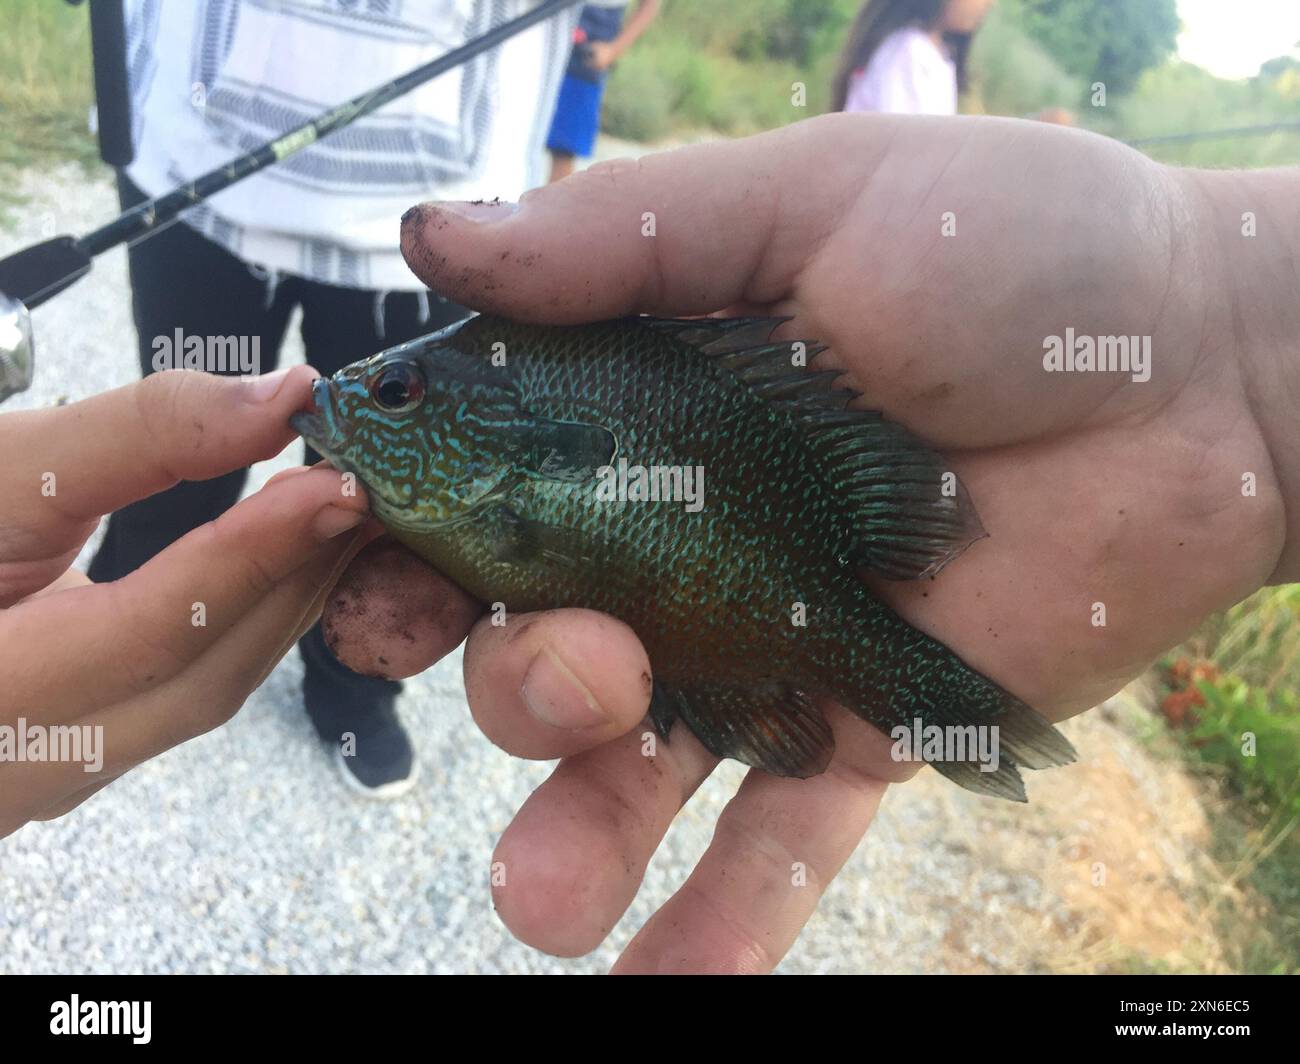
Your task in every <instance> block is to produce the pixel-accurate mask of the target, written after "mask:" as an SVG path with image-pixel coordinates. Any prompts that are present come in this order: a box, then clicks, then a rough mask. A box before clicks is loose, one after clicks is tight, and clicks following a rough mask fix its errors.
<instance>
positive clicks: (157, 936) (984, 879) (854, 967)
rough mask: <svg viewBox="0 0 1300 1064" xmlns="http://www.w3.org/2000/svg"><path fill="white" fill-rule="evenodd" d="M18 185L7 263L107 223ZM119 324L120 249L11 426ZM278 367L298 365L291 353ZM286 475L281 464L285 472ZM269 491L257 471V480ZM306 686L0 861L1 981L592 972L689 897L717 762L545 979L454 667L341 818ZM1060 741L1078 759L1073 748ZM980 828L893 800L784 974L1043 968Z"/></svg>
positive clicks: (102, 383) (897, 793)
mask: <svg viewBox="0 0 1300 1064" xmlns="http://www.w3.org/2000/svg"><path fill="white" fill-rule="evenodd" d="M18 188H19V191H20V192H21V193H22V194H24V195H26V196H28V197H29V198H30V203H29V209H28V210H26V211H25V212H23V214H22V216H21V218H20V219H19V221H18V224H17V227H16V228H14V229H12V230H10V231H3V230H0V253H4V252H7V251H9V250H12V249H14V248H16V247H20V246H23V245H25V244H26V243H29V242H31V241H33V240H35V239H37V238H38V237H40V236H42V235H48V233H50V232H72V233H80V232H84V231H86V230H88V229H90V228H93V227H94V225H96V224H98V223H100V222H102V221H103V220H105V219H108V218H109V217H111V216H112V215H113V214H114V212H115V210H116V204H115V197H114V195H113V193H112V190H111V188H110V185H109V182H108V180H107V179H106V178H97V179H94V180H87V178H86V177H85V176H84V175H83V174H82V173H81V172H80V171H78V170H75V169H72V168H62V169H58V170H56V171H53V172H41V173H39V174H38V173H35V172H29V173H27V174H25V175H23V178H22V180H21V181H20V182H19V185H18ZM128 306H129V303H128V294H127V285H126V270H125V256H124V254H123V253H122V252H121V251H120V250H119V251H115V252H113V253H111V254H108V255H106V256H103V257H102V258H101V259H100V260H99V261H98V262H97V264H96V266H95V269H94V271H93V273H92V274H91V276H90V277H88V278H87V279H85V280H83V281H82V282H81V283H80V284H78V285H77V286H76V287H75V288H74V289H72V290H71V291H69V292H67V293H65V294H63V295H61V296H59V297H57V298H56V299H54V300H52V301H51V302H50V303H47V304H46V305H45V306H44V307H41V308H39V309H38V310H37V312H36V314H35V327H36V332H37V337H38V352H37V355H38V374H37V383H36V386H35V388H34V389H33V390H32V391H31V392H29V393H27V394H26V395H23V396H20V397H18V398H17V399H15V400H12V401H11V402H10V403H9V404H6V406H5V409H6V410H11V409H20V408H23V407H32V406H37V405H43V404H48V403H51V402H54V401H56V400H57V399H58V398H59V397H61V396H66V397H67V398H69V399H74V400H75V399H79V398H81V397H84V396H87V395H91V394H93V393H95V392H98V391H101V390H103V389H106V388H109V387H113V386H115V385H118V384H122V383H125V382H127V381H130V380H132V379H134V377H135V355H134V351H135V344H134V339H133V334H132V327H131V324H130V317H129V311H128ZM290 358H291V359H298V360H301V349H300V347H297V346H296V347H295V348H294V349H292V350H291V353H290ZM110 443H111V441H105V444H106V445H108V444H110ZM297 460H298V451H297V448H296V447H295V448H291V450H290V451H289V452H286V454H285V455H284V456H282V458H281V459H280V460H279V464H281V465H283V464H288V463H291V462H295V461H297ZM273 465H274V464H273V463H267V466H268V467H271V466H273ZM268 472H269V468H268V469H263V468H259V469H258V470H257V471H256V474H257V475H256V476H255V483H257V482H260V481H261V480H262V479H264V478H265V476H266V475H267V473H268ZM84 560H85V559H84V557H83V562H84ZM300 675H301V667H300V664H299V661H298V659H297V656H296V655H291V656H290V658H289V659H288V660H286V661H285V662H284V663H283V664H282V665H281V666H280V667H279V668H278V669H277V670H276V672H275V673H274V674H273V675H272V676H271V678H270V679H269V680H268V682H267V683H266V684H265V685H264V686H263V687H262V688H261V689H260V690H259V691H257V692H256V693H255V694H254V696H253V697H252V698H251V699H250V701H249V703H248V705H247V707H246V708H245V710H244V711H243V712H242V713H241V714H240V715H239V716H238V717H237V718H236V719H235V720H234V721H233V722H232V723H231V724H230V725H229V726H227V727H225V728H222V729H220V730H218V731H217V732H215V733H213V734H210V735H207V736H204V737H202V738H200V739H197V740H195V741H193V742H190V743H188V744H186V745H185V746H183V747H181V748H179V749H177V750H174V751H172V752H170V753H168V754H167V755H165V756H163V757H160V758H158V759H157V760H155V761H153V762H151V763H150V764H148V765H145V766H143V767H142V768H140V769H138V770H137V771H135V772H133V773H131V774H130V775H129V776H127V777H125V778H124V779H122V780H121V781H119V782H118V783H116V784H114V785H113V786H112V787H110V788H109V789H108V790H106V791H105V792H104V793H103V794H101V795H99V796H97V797H95V798H94V799H92V800H91V801H90V802H88V803H87V804H85V805H84V806H82V807H81V808H80V809H78V810H77V811H75V812H74V813H72V814H71V815H69V816H67V817H65V818H64V819H62V820H61V821H58V822H55V823H51V824H32V825H29V826H27V827H25V828H23V829H22V830H20V831H19V832H17V833H16V834H15V835H13V836H11V837H10V838H9V839H7V840H3V841H0V971H5V972H65V971H72V972H80V971H91V972H355V971H363V972H600V971H603V970H605V969H607V968H608V967H609V965H610V964H611V963H612V962H613V960H614V959H615V957H616V956H617V954H618V951H619V949H620V948H621V947H622V946H623V945H625V944H626V943H627V942H628V940H629V939H630V937H631V935H632V934H633V933H634V932H635V930H636V929H637V928H638V927H639V926H640V925H641V924H642V923H643V922H644V921H645V920H646V918H647V917H648V916H649V915H650V914H651V913H652V912H653V911H654V909H655V908H656V907H657V906H658V905H659V904H661V903H662V902H663V901H664V900H665V899H666V898H667V897H668V896H669V895H670V894H671V893H672V891H673V890H674V889H675V888H676V887H677V886H678V885H680V883H681V882H682V880H683V879H684V877H685V876H686V874H687V873H688V871H689V869H690V868H691V867H692V865H693V862H694V861H695V859H696V858H697V857H698V855H699V854H700V853H701V852H702V850H703V849H704V847H705V846H706V845H707V843H708V841H709V837H710V833H711V830H712V824H713V823H714V821H715V819H716V816H717V814H718V812H719V810H720V809H721V807H722V805H723V804H724V803H725V801H726V800H727V799H728V797H729V796H730V795H731V793H732V792H733V790H734V788H735V786H736V785H737V783H738V782H739V780H740V778H741V770H740V769H739V767H738V766H736V765H735V764H731V763H728V764H727V765H724V766H723V768H722V769H721V770H720V771H719V772H718V773H717V774H716V776H715V777H714V778H713V779H712V780H710V781H709V782H708V783H706V784H705V785H704V786H703V787H702V788H701V790H700V792H699V794H698V795H697V797H696V798H695V799H694V800H693V801H692V802H691V803H690V805H689V807H688V808H687V809H686V810H685V811H684V812H683V814H682V815H681V816H680V817H679V818H678V820H677V822H676V824H675V825H674V826H673V828H672V830H671V832H670V833H669V836H668V839H667V842H666V843H665V844H664V846H663V847H662V849H661V850H660V852H659V855H658V856H657V858H656V859H655V860H654V862H653V863H652V865H651V867H650V870H649V874H648V876H647V878H646V882H645V885H644V887H643V888H642V890H641V892H640V894H639V895H638V897H637V899H636V902H635V904H634V905H633V907H632V909H631V911H630V912H629V914H628V915H627V917H626V918H625V919H624V920H623V921H622V922H621V923H620V924H619V925H618V927H617V928H616V929H615V930H614V932H613V934H612V935H611V936H610V939H609V941H608V942H607V943H606V945H605V946H603V947H602V948H601V949H599V950H598V951H597V952H595V953H593V954H591V955H590V956H588V957H586V958H583V959H581V960H573V961H570V960H557V959H554V958H549V957H546V956H544V955H542V954H539V953H537V952H535V951H533V950H531V949H529V948H528V947H526V946H524V945H522V944H521V943H519V942H517V941H515V940H514V939H513V938H512V937H511V936H510V934H509V933H508V932H507V931H506V929H505V928H504V927H503V925H502V924H501V923H500V921H499V920H498V919H497V918H496V916H495V915H494V913H493V911H492V907H491V902H490V897H489V891H488V869H489V859H490V855H491V851H492V846H493V844H494V841H495V840H496V838H497V837H498V836H499V834H500V832H501V831H502V830H503V829H504V828H505V826H506V824H507V823H508V822H509V820H510V817H511V815H512V813H513V811H514V810H516V809H517V808H518V807H519V805H520V804H521V803H522V802H523V800H524V799H525V797H526V796H527V795H528V794H529V792H530V790H531V788H532V787H534V786H535V785H536V784H537V783H538V782H539V781H541V780H542V779H543V778H544V777H545V776H546V774H547V772H548V767H547V766H544V765H537V764H530V763H526V762H521V761H517V760H514V759H512V758H510V757H508V756H507V755H506V754H504V753H502V752H501V751H500V750H498V749H496V748H495V747H493V746H491V745H490V744H489V743H488V742H487V741H486V740H485V739H484V738H483V737H482V736H481V735H480V734H479V732H478V731H477V729H476V728H475V727H474V725H473V723H472V722H471V720H470V717H469V713H468V710H467V707H466V705H465V700H464V695H463V691H462V687H461V681H460V660H459V654H457V655H453V657H452V658H451V659H449V660H447V661H444V662H443V663H442V664H440V665H439V666H438V667H437V668H435V669H433V670H431V671H430V672H429V673H428V674H426V675H425V676H422V677H420V678H419V679H417V680H415V681H412V682H411V683H410V684H409V686H408V689H407V694H406V695H405V696H404V699H403V702H402V707H401V708H402V712H403V715H404V718H405V720H406V721H407V723H408V724H409V726H410V728H411V730H412V732H413V734H414V735H415V737H416V740H417V743H418V747H419V758H420V761H421V768H422V777H421V780H420V783H419V786H418V787H417V788H416V790H415V791H414V793H413V794H411V795H410V796H408V797H406V798H404V799H402V800H400V801H398V802H395V803H391V804H380V803H372V802H366V801H364V800H361V799H358V798H354V797H353V796H352V795H351V794H350V792H348V791H347V790H346V789H345V788H344V787H343V786H342V784H341V783H340V782H339V781H338V780H337V779H336V777H335V775H334V770H333V768H332V766H331V764H330V763H329V760H328V758H327V756H326V753H325V751H324V749H323V747H322V746H321V745H320V744H319V743H318V742H317V741H316V739H315V737H314V734H313V733H312V731H311V729H310V727H309V725H308V723H307V720H306V718H305V716H304V714H303V712H302V709H301V704H300V699H299V695H298V684H299V680H300ZM1096 727H1097V728H1108V727H1109V725H1101V724H1100V723H1099V724H1098V725H1096ZM1089 734H1091V733H1089ZM1072 735H1073V736H1074V738H1075V741H1076V742H1081V741H1083V745H1084V747H1085V753H1086V748H1087V745H1088V742H1087V741H1086V740H1081V737H1080V736H1081V733H1080V731H1078V730H1073V731H1072ZM1141 756H1142V755H1140V753H1139V757H1141ZM1070 771H1076V770H1070ZM1041 782H1043V775H1042V774H1040V775H1039V777H1038V779H1035V780H1032V781H1031V793H1033V790H1034V789H1035V785H1036V784H1039V783H1041ZM1074 785H1075V786H1077V785H1078V777H1076V778H1075V784H1074ZM990 815H991V814H990V803H989V802H987V801H981V800H978V799H973V798H969V797H968V796H967V795H965V794H964V793H961V792H959V791H957V789H956V788H952V787H951V786H949V785H947V784H945V783H943V782H942V781H939V780H937V779H921V780H918V781H917V782H916V783H914V784H912V785H909V786H908V787H906V788H895V789H894V790H893V791H892V792H891V793H890V795H889V796H888V797H887V799H886V802H885V807H884V809H883V811H882V813H881V815H880V818H879V820H878V823H877V825H876V827H875V829H874V831H873V832H872V834H871V836H870V838H869V841H868V843H867V844H865V845H863V846H861V847H859V850H858V852H857V853H856V854H855V855H854V857H853V858H852V859H851V860H850V861H849V863H848V865H847V867H846V868H845V870H844V872H843V874H842V875H841V876H840V877H839V878H838V879H837V880H836V881H835V882H834V883H833V884H832V885H831V887H830V889H829V890H828V892H827V895H826V897H825V899H824V901H823V903H822V905H821V908H820V911H819V913H818V914H817V915H816V917H815V918H814V919H813V921H812V922H811V924H810V925H809V927H808V929H807V930H806V931H805V932H804V935H803V937H802V938H801V939H800V941H799V942H798V944H797V945H796V946H795V948H794V949H793V950H792V951H791V953H790V956H789V958H788V959H787V960H786V961H785V963H784V964H783V965H782V970H784V971H786V972H862V971H877V972H924V971H945V970H990V969H992V970H999V969H1000V970H1008V969H1014V968H1017V967H1023V966H1033V965H1039V964H1044V963H1047V961H1046V960H1044V958H1043V951H1044V948H1045V947H1044V945H1043V941H1046V940H1045V939H1044V940H1043V941H1037V942H1035V941H1032V940H1033V939H1034V937H1035V936H1032V935H1030V934H1028V933H1027V932H1026V933H1019V932H1015V931H1009V930H1008V927H1007V924H1006V913H1007V912H1008V911H1012V910H1014V911H1017V912H1025V911H1028V912H1032V913H1033V914H1034V920H1035V921H1036V922H1037V924H1039V925H1042V926H1047V925H1048V924H1049V923H1052V924H1055V923H1056V922H1066V923H1068V919H1067V918H1068V916H1069V914H1068V913H1067V912H1065V910H1064V905H1063V903H1062V901H1061V900H1060V898H1059V897H1058V896H1057V895H1056V894H1054V893H1053V892H1052V891H1051V890H1050V889H1049V888H1048V887H1047V886H1046V885H1045V884H1044V882H1043V876H1042V875H1041V874H1040V871H1039V870H1038V869H1036V868H1034V867H1033V866H1032V865H1030V866H1029V867H1027V868H1024V867H1022V868H1013V869H1005V868H1000V867H987V865H986V864H985V862H986V861H987V860H988V859H989V858H988V848H987V847H985V846H982V845H973V844H972V839H973V838H974V837H975V836H977V835H978V834H979V833H980V832H982V831H987V830H991V829H990V828H989V823H990V821H989V817H990ZM1024 815H1026V814H1025V813H1024V812H1023V811H1021V810H1011V809H1002V808H999V809H998V810H997V811H996V817H995V819H994V820H993V821H992V823H993V824H994V825H995V826H996V825H1010V830H1020V828H1021V827H1023V826H1024V825H1025V824H1029V823H1031V821H1023V822H1022V821H1019V820H1016V819H1015V818H1017V817H1022V816H1024ZM1007 818H1011V819H1010V820H1008V819H1007ZM1032 823H1033V824H1035V825H1036V828H1035V830H1036V831H1037V832H1039V839H1038V842H1039V843H1041V845H1042V848H1043V852H1044V853H1045V854H1048V853H1051V852H1053V850H1054V848H1056V847H1058V845H1059V840H1060V838H1061V837H1062V835H1063V833H1064V832H1065V829H1064V828H1061V829H1060V830H1059V831H1057V830H1056V829H1053V828H1051V827H1050V826H1049V827H1045V826H1044V825H1043V824H1042V812H1041V809H1040V813H1039V815H1038V819H1037V820H1034V821H1032ZM1074 830H1075V835H1076V837H1077V836H1078V832H1079V829H1078V826H1077V825H1076V826H1075V829H1074ZM981 851H982V853H981V855H980V856H979V857H977V853H980V852H981ZM959 917H960V918H961V920H962V924H963V926H961V927H960V928H956V927H955V921H957V920H958V919H959ZM954 936H956V937H954ZM1040 937H1041V936H1040ZM955 943H956V945H954V944H955ZM1049 952H1050V950H1049ZM954 957H955V958H956V959H954Z"/></svg>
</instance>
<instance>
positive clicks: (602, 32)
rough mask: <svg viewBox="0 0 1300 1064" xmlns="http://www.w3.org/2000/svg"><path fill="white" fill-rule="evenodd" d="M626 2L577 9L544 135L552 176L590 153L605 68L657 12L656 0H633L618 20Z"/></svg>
mask: <svg viewBox="0 0 1300 1064" xmlns="http://www.w3.org/2000/svg"><path fill="white" fill-rule="evenodd" d="M627 6H628V5H627V3H626V0H594V2H592V3H589V4H587V5H586V6H585V7H583V9H582V16H581V18H580V20H579V22H578V28H577V29H576V30H575V31H574V43H573V55H572V57H571V58H570V60H569V69H568V71H567V72H566V73H565V75H564V82H563V84H562V85H561V86H560V98H559V101H558V102H557V103H556V106H555V118H554V119H553V120H552V122H551V132H550V135H549V136H548V137H547V138H546V147H547V149H548V150H549V151H550V153H551V180H552V181H559V180H560V179H562V178H565V177H568V176H569V175H570V174H571V173H573V171H574V168H575V167H576V165H577V157H578V156H579V155H581V156H583V157H584V158H586V157H587V156H590V155H591V153H592V149H593V148H595V146H596V134H597V133H598V132H599V131H600V105H601V102H602V100H603V99H604V96H605V81H606V79H607V78H608V76H609V69H610V67H612V66H613V65H614V63H615V62H617V61H618V60H619V58H621V57H622V56H623V55H624V53H626V52H627V50H628V49H629V48H631V47H632V45H633V44H635V43H636V41H637V39H638V38H640V36H641V34H643V33H645V31H646V30H647V29H648V28H649V27H650V23H652V22H653V21H654V20H655V19H656V18H657V17H658V15H659V0H637V2H636V11H634V12H633V13H632V17H631V18H630V19H628V20H627V25H623V13H624V11H625V10H626V8H627Z"/></svg>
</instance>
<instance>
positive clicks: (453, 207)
mask: <svg viewBox="0 0 1300 1064" xmlns="http://www.w3.org/2000/svg"><path fill="white" fill-rule="evenodd" d="M431 206H432V207H433V208H434V209H435V210H438V211H441V212H442V213H443V214H453V215H455V216H456V217H458V218H464V219H465V220H466V221H469V222H500V221H502V220H504V219H506V218H509V217H510V216H511V215H512V214H514V213H515V211H517V210H519V204H517V203H510V202H507V201H504V200H475V201H474V202H473V203H470V202H467V201H465V200H447V201H444V202H442V203H435V204H432V205H431Z"/></svg>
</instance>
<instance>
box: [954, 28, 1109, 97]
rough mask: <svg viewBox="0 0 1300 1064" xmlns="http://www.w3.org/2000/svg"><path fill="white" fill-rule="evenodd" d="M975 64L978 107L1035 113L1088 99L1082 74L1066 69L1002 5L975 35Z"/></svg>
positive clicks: (973, 79) (972, 76)
mask: <svg viewBox="0 0 1300 1064" xmlns="http://www.w3.org/2000/svg"><path fill="white" fill-rule="evenodd" d="M970 65H971V81H972V83H973V84H972V88H973V91H974V95H975V98H976V99H977V100H978V102H979V109H980V110H982V111H984V112H986V113H988V114H999V115H1024V114H1034V113H1036V112H1038V111H1041V110H1043V109H1044V108H1048V107H1066V108H1071V109H1074V108H1078V107H1079V106H1080V105H1081V104H1082V103H1083V102H1084V96H1085V89H1086V87H1085V85H1084V81H1083V79H1082V78H1079V77H1074V76H1071V75H1069V74H1067V73H1066V72H1065V71H1064V70H1062V69H1061V67H1060V65H1059V64H1058V63H1057V62H1056V61H1055V60H1054V59H1053V58H1052V57H1051V56H1050V55H1048V54H1047V51H1046V50H1045V49H1044V48H1043V47H1042V45H1040V44H1037V43H1036V42H1034V41H1033V40H1031V39H1030V38H1029V37H1028V36H1027V35H1026V34H1025V33H1024V32H1023V31H1021V30H1020V29H1018V28H1017V27H1016V26H1015V25H1014V24H1013V23H1012V22H1011V21H1010V19H1009V18H1008V17H1007V16H1006V15H1005V14H1003V13H1002V12H1001V10H1000V9H997V8H995V9H994V10H993V13H992V14H991V15H990V16H989V19H988V21H987V22H986V23H985V25H984V28H983V29H981V30H980V32H979V35H978V36H977V37H976V38H975V43H974V45H973V46H972V48H971V59H970Z"/></svg>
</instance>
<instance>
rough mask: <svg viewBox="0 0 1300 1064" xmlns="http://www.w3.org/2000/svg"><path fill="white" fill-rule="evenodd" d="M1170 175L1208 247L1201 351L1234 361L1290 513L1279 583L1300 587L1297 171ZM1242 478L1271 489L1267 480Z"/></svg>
mask: <svg viewBox="0 0 1300 1064" xmlns="http://www.w3.org/2000/svg"><path fill="white" fill-rule="evenodd" d="M1171 172H1174V173H1177V174H1178V175H1179V178H1178V179H1179V180H1180V181H1182V182H1183V183H1184V187H1185V188H1187V190H1188V192H1189V194H1190V195H1189V202H1190V203H1192V204H1194V207H1193V214H1192V222H1193V224H1194V225H1195V227H1196V229H1197V232H1198V234H1199V235H1200V238H1201V239H1200V240H1199V242H1198V246H1197V248H1196V251H1195V253H1194V259H1195V263H1194V268H1196V269H1198V270H1199V271H1200V272H1201V273H1202V276H1203V277H1204V278H1205V280H1206V283H1205V289H1204V290H1205V292H1206V294H1207V297H1208V298H1207V306H1206V307H1204V314H1205V326H1204V333H1203V339H1204V343H1205V344H1206V345H1207V347H1208V346H1210V345H1213V346H1214V347H1217V348H1219V349H1221V350H1224V351H1227V352H1230V353H1231V356H1230V357H1233V358H1235V360H1236V362H1237V366H1238V370H1239V377H1240V380H1241V382H1242V387H1243V390H1244V393H1245V397H1246V401H1247V403H1248V405H1249V408H1250V413H1251V415H1252V416H1253V418H1254V420H1255V423H1256V425H1257V426H1258V429H1259V432H1260V435H1261V437H1262V438H1263V441H1264V444H1265V446H1266V447H1267V449H1268V454H1269V457H1270V459H1271V461H1272V466H1273V468H1272V470H1271V475H1272V477H1273V478H1275V481H1276V484H1277V490H1278V491H1279V492H1280V493H1281V497H1282V503H1283V505H1284V506H1285V510H1286V540H1285V544H1284V546H1283V548H1282V552H1281V556H1280V558H1279V560H1278V566H1277V569H1276V570H1275V572H1274V574H1273V577H1272V582H1283V581H1292V580H1300V208H1298V207H1297V205H1298V204H1300V168H1291V169H1284V170H1258V171H1210V170H1184V171H1171ZM1242 472H1243V477H1244V476H1245V474H1246V473H1254V474H1256V477H1257V479H1258V481H1259V484H1258V490H1259V491H1260V492H1261V493H1262V492H1264V491H1265V490H1266V477H1268V475H1269V473H1270V471H1266V470H1243V471H1242Z"/></svg>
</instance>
